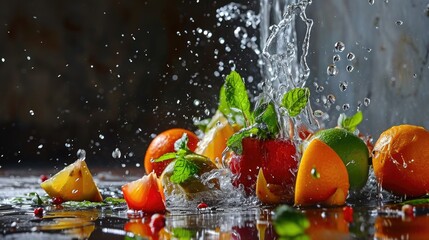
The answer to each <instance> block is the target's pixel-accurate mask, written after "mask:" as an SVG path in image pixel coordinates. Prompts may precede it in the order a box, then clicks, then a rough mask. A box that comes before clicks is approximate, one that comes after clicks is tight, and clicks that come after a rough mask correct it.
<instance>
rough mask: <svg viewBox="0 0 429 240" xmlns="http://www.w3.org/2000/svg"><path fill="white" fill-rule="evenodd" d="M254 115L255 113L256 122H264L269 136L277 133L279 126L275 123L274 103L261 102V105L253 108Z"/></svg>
mask: <svg viewBox="0 0 429 240" xmlns="http://www.w3.org/2000/svg"><path fill="white" fill-rule="evenodd" d="M261 109H262V110H261ZM254 115H256V116H255V122H256V123H260V124H265V125H266V128H267V131H268V133H269V134H270V135H271V136H275V135H277V133H278V132H279V126H278V123H277V122H278V120H277V113H276V110H275V108H274V104H272V103H269V104H263V105H262V106H261V107H259V108H257V109H256V110H255V112H254Z"/></svg>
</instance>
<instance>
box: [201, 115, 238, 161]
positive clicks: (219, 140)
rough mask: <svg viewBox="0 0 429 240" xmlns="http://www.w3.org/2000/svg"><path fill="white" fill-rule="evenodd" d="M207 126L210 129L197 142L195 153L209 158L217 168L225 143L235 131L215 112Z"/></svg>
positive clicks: (223, 117)
mask: <svg viewBox="0 0 429 240" xmlns="http://www.w3.org/2000/svg"><path fill="white" fill-rule="evenodd" d="M208 126H210V129H209V130H208V131H207V132H206V134H205V135H204V137H203V139H201V141H200V142H198V146H197V149H196V150H195V153H198V154H201V155H204V156H206V157H208V158H210V160H212V161H213V162H214V163H215V164H216V165H217V166H220V165H221V162H222V153H223V151H224V150H225V148H226V142H227V141H228V138H229V137H231V136H232V135H233V134H234V132H235V131H234V128H233V127H232V125H231V124H230V123H229V122H228V120H227V119H226V118H225V116H224V115H223V114H222V113H221V112H217V113H216V114H215V115H214V116H213V118H212V120H211V122H210V123H209V124H208Z"/></svg>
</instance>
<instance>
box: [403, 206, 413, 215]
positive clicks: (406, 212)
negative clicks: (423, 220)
mask: <svg viewBox="0 0 429 240" xmlns="http://www.w3.org/2000/svg"><path fill="white" fill-rule="evenodd" d="M401 210H402V213H403V214H404V217H414V207H413V206H411V205H410V204H405V205H404V206H402V209H401Z"/></svg>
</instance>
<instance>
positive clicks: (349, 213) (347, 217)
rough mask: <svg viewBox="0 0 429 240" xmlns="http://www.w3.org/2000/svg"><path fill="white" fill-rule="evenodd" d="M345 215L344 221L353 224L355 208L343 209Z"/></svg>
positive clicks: (346, 207)
mask: <svg viewBox="0 0 429 240" xmlns="http://www.w3.org/2000/svg"><path fill="white" fill-rule="evenodd" d="M343 214H344V220H346V222H348V223H351V222H353V208H352V207H351V206H345V207H343Z"/></svg>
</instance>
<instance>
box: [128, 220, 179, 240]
mask: <svg viewBox="0 0 429 240" xmlns="http://www.w3.org/2000/svg"><path fill="white" fill-rule="evenodd" d="M149 222H150V219H148V218H143V219H130V220H129V222H127V223H126V224H125V225H124V230H125V231H126V232H129V233H132V234H134V236H138V237H141V238H144V239H150V240H158V239H171V235H170V234H168V233H167V232H166V231H165V230H164V228H162V229H161V230H159V231H156V230H155V229H152V228H151V227H150V223H149ZM136 239H139V238H136Z"/></svg>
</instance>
